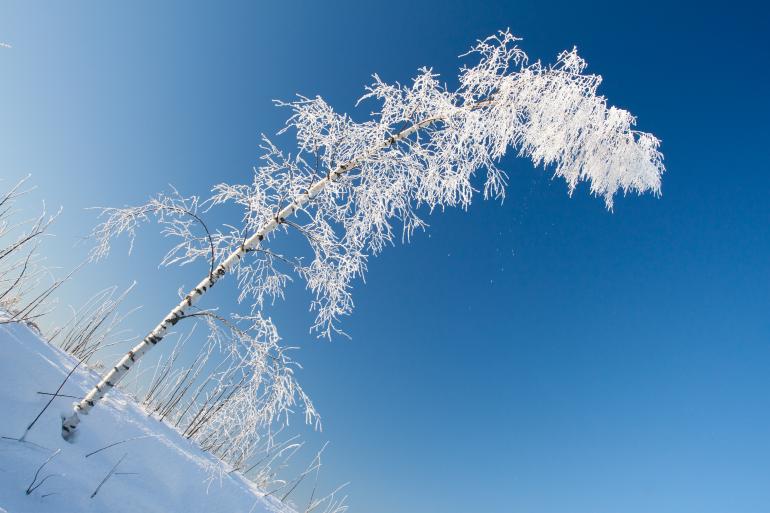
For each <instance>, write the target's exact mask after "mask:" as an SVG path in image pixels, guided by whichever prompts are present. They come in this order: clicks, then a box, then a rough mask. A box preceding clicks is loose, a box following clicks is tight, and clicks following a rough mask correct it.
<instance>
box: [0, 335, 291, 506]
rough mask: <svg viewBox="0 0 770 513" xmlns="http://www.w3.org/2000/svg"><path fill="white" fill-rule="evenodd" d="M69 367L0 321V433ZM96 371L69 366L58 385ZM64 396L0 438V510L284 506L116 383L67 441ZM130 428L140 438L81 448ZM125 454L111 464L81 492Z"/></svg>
mask: <svg viewBox="0 0 770 513" xmlns="http://www.w3.org/2000/svg"><path fill="white" fill-rule="evenodd" d="M73 366H74V362H73V360H72V359H71V358H70V357H69V356H68V355H66V354H64V353H63V352H62V351H60V350H59V349H58V348H56V347H53V346H51V345H49V344H48V343H46V342H45V341H44V340H42V339H40V337H38V336H37V335H35V334H34V333H33V332H32V331H30V330H29V329H28V328H27V327H25V326H20V325H16V324H10V325H0V412H2V418H3V422H2V423H0V436H3V437H16V438H18V437H19V436H21V435H22V434H23V432H24V430H25V428H26V427H27V425H28V424H29V423H30V422H31V421H32V420H33V419H34V418H35V416H36V415H37V414H38V413H39V412H40V410H41V409H42V408H43V406H44V405H45V404H46V402H48V399H49V397H47V396H43V395H40V394H38V393H37V392H38V391H41V392H55V391H56V389H57V388H58V386H59V384H60V383H61V382H62V380H63V379H64V377H65V376H66V374H67V372H69V370H71V369H72V367H73ZM96 379H97V377H96V375H95V374H93V373H92V372H91V371H89V370H87V369H82V370H81V369H78V370H77V371H76V372H75V373H74V374H73V375H72V377H70V379H69V381H67V384H66V385H65V386H64V388H63V389H62V390H61V392H60V393H61V394H68V395H75V396H80V395H82V394H83V393H84V392H85V391H86V390H87V389H88V388H90V387H91V386H93V385H94V384H95V383H96ZM72 402H73V399H70V398H56V399H55V400H54V402H53V404H52V405H51V406H50V407H49V408H48V410H47V411H46V412H45V413H44V414H43V416H42V417H41V418H40V420H38V422H37V423H36V424H35V426H34V427H33V428H32V430H31V431H30V432H29V434H28V435H27V436H26V441H27V442H28V443H22V442H18V441H14V440H8V439H5V438H3V439H0V513H2V512H3V511H4V510H5V511H6V512H7V513H32V512H34V513H48V512H51V513H53V512H56V513H76V512H82V511H88V512H106V511H109V512H115V513H120V512H127V513H128V512H131V513H138V512H142V513H144V512H147V513H149V512H184V513H193V512H227V513H238V512H244V513H249V512H251V513H266V512H270V513H278V512H282V513H289V512H291V510H290V509H289V508H287V507H286V506H284V505H282V504H281V503H280V502H279V501H278V500H276V499H274V498H273V497H263V496H262V495H263V494H262V493H260V491H259V490H258V489H256V487H255V486H254V485H253V484H252V483H250V482H248V481H246V480H245V479H243V478H241V477H240V476H239V475H237V474H232V475H228V474H227V473H226V471H225V469H224V467H223V466H222V465H221V463H220V462H219V461H218V460H216V459H215V458H214V457H212V456H211V455H209V454H207V453H205V452H203V451H201V450H200V449H198V448H197V447H196V446H195V445H194V444H192V443H190V442H189V441H188V440H186V439H184V438H182V437H181V436H180V435H179V433H177V432H176V431H174V430H173V429H171V428H169V427H168V426H167V425H165V424H163V423H161V422H159V421H157V420H155V419H153V418H151V417H148V416H147V414H146V413H144V412H143V411H142V410H141V409H140V408H138V407H137V405H136V404H135V403H134V402H133V401H132V400H131V399H130V398H128V397H127V396H125V395H124V394H122V393H121V392H120V391H119V390H114V391H112V392H111V393H110V395H109V396H108V398H107V399H106V400H105V401H104V402H103V403H100V405H99V407H98V408H95V409H94V410H93V411H92V412H91V413H90V414H89V415H88V416H85V417H83V419H82V422H81V424H80V428H79V433H78V435H77V438H76V439H75V441H74V442H73V443H69V442H65V441H64V440H63V439H62V438H61V436H60V429H61V428H60V426H61V422H60V414H61V412H63V411H65V410H66V409H68V408H69V407H70V405H71V403H72ZM134 437H142V438H137V439H135V440H132V441H129V442H126V443H123V444H120V445H116V446H115V447H112V448H109V449H106V450H103V451H101V452H99V453H97V454H94V455H93V456H90V457H88V458H86V457H85V455H86V454H88V453H90V452H92V451H95V450H97V449H100V448H102V447H105V446H107V445H109V444H111V443H113V442H117V441H121V440H126V439H129V438H134ZM57 449H59V450H60V452H59V453H58V454H57V455H56V456H55V457H54V458H53V459H52V460H51V461H50V462H49V463H48V464H47V465H46V466H45V467H44V468H43V469H42V470H41V471H40V474H39V476H38V478H37V483H39V482H40V480H42V479H45V482H43V484H42V485H41V486H40V487H39V488H37V489H36V490H34V491H33V492H32V493H31V494H30V495H27V494H26V493H25V491H26V490H27V487H28V486H29V485H30V483H31V482H32V480H33V476H34V474H35V471H36V470H37V469H38V467H39V466H40V465H41V464H42V463H43V462H45V461H46V460H47V459H48V458H49V457H50V456H51V455H52V454H53V453H54V452H56V450H57ZM124 455H125V458H124V459H123V461H122V462H121V463H120V465H119V466H118V468H117V469H116V473H115V474H114V475H112V477H110V479H108V480H107V482H106V483H105V484H104V485H103V486H102V487H101V489H100V490H99V492H98V493H97V495H96V496H95V497H93V498H90V497H91V494H93V492H94V491H95V490H96V488H97V487H98V486H99V483H100V482H101V481H102V480H103V479H104V478H105V476H106V475H107V474H108V473H109V472H110V469H112V467H113V466H114V465H115V464H116V463H117V462H118V460H120V458H121V457H123V456H124ZM212 469H213V470H214V471H213V472H212ZM49 476H50V477H49ZM212 476H217V477H215V478H212ZM37 483H36V484H37Z"/></svg>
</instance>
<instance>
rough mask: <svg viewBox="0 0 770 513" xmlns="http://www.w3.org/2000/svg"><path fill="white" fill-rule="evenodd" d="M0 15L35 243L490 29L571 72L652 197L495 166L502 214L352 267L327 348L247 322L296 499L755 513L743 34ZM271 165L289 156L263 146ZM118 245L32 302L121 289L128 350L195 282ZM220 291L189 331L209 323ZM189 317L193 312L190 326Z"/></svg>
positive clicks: (444, 65)
mask: <svg viewBox="0 0 770 513" xmlns="http://www.w3.org/2000/svg"><path fill="white" fill-rule="evenodd" d="M159 4H160V3H159V2H66V3H65V2H50V3H47V4H44V3H42V2H28V1H24V2H22V1H19V2H7V1H4V2H2V3H0V42H4V43H8V44H10V45H12V48H0V76H2V80H0V105H1V106H2V107H1V110H0V112H2V114H0V141H1V142H2V144H0V177H2V178H3V179H5V180H12V179H15V178H16V177H19V176H23V175H25V174H26V173H32V174H33V181H34V183H35V184H37V185H38V186H39V189H38V191H36V192H35V196H34V201H35V203H34V206H37V204H38V203H37V202H40V201H42V200H43V199H45V200H46V202H47V204H48V205H49V206H52V207H58V206H59V205H62V206H63V207H64V214H63V216H62V218H61V219H60V221H59V222H58V223H57V225H56V227H55V229H54V231H55V233H56V234H57V237H56V238H55V239H51V240H49V241H48V243H47V244H48V246H47V248H48V256H49V259H50V261H51V263H52V264H57V265H60V266H62V267H64V268H69V267H71V266H73V265H74V264H75V263H77V262H78V261H79V260H81V259H82V258H83V256H84V253H85V248H84V247H82V246H78V247H73V245H74V243H75V242H76V240H77V239H78V238H79V237H81V236H83V235H85V234H86V233H87V232H88V231H89V229H90V227H91V226H92V225H93V223H94V213H93V212H92V211H86V210H84V208H85V207H89V206H94V205H108V206H120V205H124V204H133V203H138V202H141V201H143V200H144V199H146V198H147V197H148V196H149V195H150V194H153V193H155V192H156V191H161V190H167V188H168V185H167V184H169V183H171V184H174V185H175V186H177V187H178V188H179V189H180V190H181V191H182V192H183V193H186V194H205V193H206V191H207V190H208V189H209V187H210V186H211V185H212V184H214V183H216V182H219V181H231V182H239V181H248V180H249V176H250V173H251V167H252V166H253V165H254V164H255V163H256V158H257V156H258V149H257V145H258V142H259V134H260V133H262V132H264V133H268V134H273V133H275V132H276V131H277V130H278V129H279V128H280V127H281V124H282V122H283V119H284V117H285V115H286V113H285V112H281V111H280V110H278V109H275V108H274V107H272V105H271V100H272V99H275V98H282V99H287V98H291V97H292V95H293V94H294V93H303V94H305V95H315V94H320V95H321V96H323V97H325V98H326V99H327V100H328V101H329V102H330V103H331V104H332V105H334V106H335V107H336V108H337V109H338V110H340V111H347V112H352V113H354V115H356V116H358V117H361V116H363V115H365V114H366V112H368V110H367V108H366V107H364V108H362V109H358V110H354V107H353V104H354V102H355V99H356V98H358V96H359V95H360V94H361V92H362V88H363V86H364V85H365V84H366V83H367V81H368V77H369V75H370V74H371V73H374V72H377V73H379V74H380V75H381V76H382V77H383V78H384V79H385V80H388V81H396V80H398V81H402V82H406V81H408V80H409V78H410V77H411V76H413V74H414V71H415V70H416V69H417V68H418V67H419V66H422V65H429V66H433V67H434V68H435V70H436V71H438V72H440V73H441V74H442V76H443V77H445V79H446V80H447V81H448V83H449V84H450V85H451V84H453V77H454V76H455V74H456V70H457V68H458V66H459V61H458V60H457V58H456V56H457V55H459V54H461V53H463V52H464V51H465V50H466V49H467V48H468V47H469V46H470V44H472V43H473V41H474V40H476V39H477V38H481V37H485V36H487V35H489V34H491V33H493V32H494V31H495V30H497V29H500V28H505V27H510V28H511V29H512V31H513V32H514V33H516V34H519V35H521V36H522V37H524V38H525V39H524V41H523V42H522V43H521V46H522V47H523V48H524V49H525V50H526V51H527V53H528V54H529V55H530V57H531V58H532V59H543V60H544V61H546V62H548V61H552V60H553V58H554V56H555V55H556V53H558V52H559V51H560V50H562V49H566V48H571V47H572V46H573V45H577V46H578V48H579V49H580V52H581V54H582V55H583V57H585V58H586V59H587V60H588V62H589V70H590V71H592V72H595V73H599V74H601V75H603V76H604V77H605V82H604V84H603V86H602V89H601V92H602V93H603V94H605V95H606V96H607V97H608V98H609V100H610V103H612V104H614V105H618V106H621V107H624V108H628V109H629V110H631V111H632V112H633V113H634V114H635V115H636V116H637V117H638V120H639V128H640V129H642V130H645V131H651V132H653V133H655V134H656V135H657V136H658V137H660V138H661V139H662V141H663V144H662V151H663V153H664V154H665V157H666V161H665V163H666V166H667V169H668V172H667V174H666V175H665V177H664V184H663V196H662V197H661V198H654V197H649V196H647V197H641V198H639V197H628V198H619V199H618V200H617V202H616V207H615V211H614V212H613V213H609V212H607V211H606V210H605V209H604V205H603V201H602V200H601V199H597V198H593V197H590V196H589V195H588V194H587V192H586V187H585V186H583V187H580V188H579V190H578V191H577V192H576V193H575V195H574V196H573V197H572V198H569V197H568V196H567V194H566V186H565V184H564V183H563V182H562V181H560V180H551V178H550V175H549V173H548V172H544V171H543V170H542V169H533V168H532V166H531V165H530V164H529V163H528V162H526V161H522V160H517V159H513V158H510V159H506V160H505V161H504V163H503V164H504V168H505V169H506V170H507V171H508V172H509V175H510V177H511V180H510V187H509V190H508V198H507V200H506V201H505V202H504V204H502V205H500V204H499V203H495V202H484V201H480V200H479V201H477V202H475V203H474V204H473V206H472V207H471V208H470V209H469V211H468V212H461V211H448V212H447V213H445V214H443V215H434V216H431V217H430V220H429V221H430V224H431V228H430V229H429V231H428V232H426V233H424V234H419V235H417V236H416V237H414V240H413V242H412V243H411V244H410V245H408V246H402V245H398V246H396V247H394V248H391V249H389V250H387V251H385V253H384V254H383V255H382V256H381V257H378V258H377V259H375V260H372V261H371V263H370V266H369V267H370V272H369V274H368V276H367V283H366V285H362V284H358V285H357V287H356V291H355V298H356V311H355V313H354V315H353V316H352V317H351V318H349V319H347V320H346V321H345V324H344V327H345V328H346V330H347V331H348V332H349V333H350V334H351V336H352V337H353V339H352V341H347V340H345V339H337V340H335V341H333V342H331V343H329V342H324V341H316V340H314V339H313V337H311V336H309V335H308V334H307V327H308V325H309V322H310V320H311V315H310V314H308V312H307V311H306V310H307V308H306V307H307V297H306V295H305V293H304V292H303V291H302V289H301V287H300V286H295V287H293V288H291V289H290V290H289V294H288V301H287V302H286V303H285V304H282V305H280V306H278V307H276V308H275V309H274V310H271V314H272V315H273V316H274V318H275V319H276V321H277V323H278V326H279V328H280V330H281V333H282V335H283V336H284V337H285V338H286V340H287V342H289V343H291V344H295V345H299V346H301V350H300V351H299V352H298V353H297V354H296V355H295V356H296V358H297V359H298V360H300V361H301V362H302V363H303V364H304V367H305V369H304V371H302V372H301V373H300V374H299V377H300V379H301V381H302V382H303V384H304V385H305V388H306V389H307V390H308V391H309V392H310V393H311V395H312V397H313V398H314V400H315V403H316V406H317V407H318V408H319V409H320V411H321V413H322V414H323V416H324V431H323V433H322V434H320V435H310V438H311V439H312V440H326V439H328V440H330V441H331V446H330V448H329V450H328V453H327V458H326V460H325V461H326V463H327V465H326V467H325V469H324V472H325V473H324V474H323V479H324V482H325V484H326V485H327V486H331V485H333V484H335V483H339V482H343V481H348V480H350V481H352V484H351V486H350V489H349V492H350V494H351V496H352V498H351V505H352V506H353V509H352V511H354V512H366V513H393V512H400V513H424V512H442V513H467V512H485V513H508V512H522V513H565V512H570V513H618V512H622V513H637V512H638V513H642V512H655V513H669V512H670V513H689V512H692V513H759V512H770V394H769V393H768V392H769V391H770V315H769V313H770V310H769V307H770V259H769V258H768V257H769V256H770V231H769V230H768V223H769V222H770V202H768V193H769V192H770V173H769V171H770V169H769V166H768V162H770V159H768V156H769V155H768V153H769V151H768V148H769V147H770V144H768V136H770V130H768V124H767V119H768V114H770V112H769V110H770V109H769V102H768V96H767V88H768V78H770V77H769V72H768V68H767V63H768V62H770V59H769V57H770V55H769V54H770V51H769V48H770V45H768V42H767V34H768V33H770V26H769V25H770V22H769V21H768V20H770V13H768V12H767V10H766V7H765V6H763V5H760V4H759V3H757V4H756V5H753V6H751V5H749V4H748V3H742V2H731V3H730V4H729V5H725V6H724V7H722V8H716V7H709V6H707V5H704V3H703V2H692V3H689V4H687V5H684V4H680V5H672V4H676V3H675V2H674V3H672V2H660V1H652V2H636V3H630V2H602V3H599V2H597V3H592V4H588V3H586V2H574V1H572V2H542V1H538V2H532V1H530V2H497V3H492V2H486V3H482V2H472V1H465V2H451V1H446V0H445V1H436V2H423V1H416V0H413V1H410V2H376V3H368V4H367V3H364V2H287V1H284V2H280V3H278V2H275V3H272V2H261V3H258V2H243V3H241V4H239V3H229V2H222V3H211V4H206V5H204V4H200V5H195V6H193V5H192V3H188V2H180V3H178V4H176V5H171V4H170V3H163V5H159ZM282 142H283V143H284V144H290V143H291V140H290V139H283V140H282ZM164 247H165V246H164V244H163V241H162V240H160V239H158V238H157V237H153V236H151V235H150V232H149V231H148V232H147V236H146V237H143V238H142V237H140V242H139V243H138V249H137V251H136V253H135V254H134V255H133V257H132V258H130V259H129V258H127V257H126V255H125V251H124V250H125V245H121V244H118V249H119V251H116V252H115V253H114V256H113V257H111V258H110V259H109V260H107V261H106V262H105V263H102V264H99V265H97V266H94V267H92V268H91V269H89V270H88V271H87V272H86V273H84V274H82V275H81V276H80V277H79V278H78V279H77V280H76V281H75V282H73V283H72V284H70V285H69V286H68V287H67V288H66V289H65V290H63V291H62V299H63V301H64V302H65V303H73V304H78V303H82V300H83V298H84V297H85V296H87V295H90V294H91V293H93V292H94V291H96V290H98V289H100V288H102V287H105V286H108V285H111V284H119V285H121V286H125V285H127V284H129V283H130V282H131V281H132V280H133V279H137V280H139V286H138V289H137V293H136V294H134V295H133V296H132V301H133V303H132V304H133V305H138V304H142V305H144V308H143V309H142V310H141V311H140V312H139V313H138V314H136V315H135V316H134V317H133V318H132V321H131V327H132V328H134V329H135V330H136V331H137V332H143V331H146V330H147V329H148V328H150V327H151V326H154V324H155V323H156V322H157V321H158V320H159V318H160V317H161V315H163V313H165V312H166V311H167V310H168V309H169V308H170V306H171V305H172V304H173V303H174V302H175V300H176V290H177V288H178V287H179V286H181V285H184V286H190V285H191V284H193V283H194V282H197V279H198V278H199V275H200V274H201V271H202V272H204V273H205V270H201V269H193V268H185V269H183V270H174V271H168V272H158V270H157V268H156V264H157V261H158V259H159V257H160V256H161V255H162V254H163V252H164ZM228 290H230V292H231V289H227V288H222V289H218V290H217V291H215V292H214V294H215V295H216V297H214V296H212V297H209V298H208V299H207V300H206V301H205V302H204V305H206V306H211V305H213V304H215V303H217V304H223V305H225V306H227V305H229V304H230V299H229V297H230V295H231V294H230V293H229V292H228ZM207 297H208V296H207Z"/></svg>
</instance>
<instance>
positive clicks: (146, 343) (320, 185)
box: [61, 117, 440, 439]
mask: <svg viewBox="0 0 770 513" xmlns="http://www.w3.org/2000/svg"><path fill="white" fill-rule="evenodd" d="M439 119H440V118H438V117H433V118H429V119H426V120H423V121H420V122H419V123H415V124H413V125H412V126H410V127H408V128H406V129H404V130H402V131H401V132H398V133H397V134H396V135H393V136H391V137H388V138H387V139H386V140H385V141H383V142H382V143H381V144H379V145H377V146H375V147H374V148H372V149H370V150H369V151H367V152H365V153H364V154H363V155H361V156H359V157H357V158H355V159H353V160H350V161H348V162H345V163H343V164H340V165H338V166H337V167H336V168H335V169H334V170H333V171H331V172H329V174H327V175H326V177H325V178H323V179H321V180H319V181H317V182H316V183H314V184H313V185H312V186H311V187H310V188H309V189H308V190H307V191H305V192H304V193H303V194H300V195H299V196H298V197H296V198H295V199H294V200H293V201H292V202H291V203H289V204H288V205H287V206H286V207H284V208H283V209H281V210H280V211H279V212H278V213H277V214H276V216H275V217H274V218H273V219H271V220H270V221H269V222H267V223H265V224H264V225H263V226H262V227H261V228H260V229H259V230H257V232H256V233H255V234H254V235H252V236H251V237H249V238H248V239H246V240H245V241H244V242H243V244H241V245H240V247H239V248H238V249H237V250H235V251H233V252H232V253H231V254H230V255H229V256H228V257H227V258H225V259H224V260H222V262H221V263H220V264H219V265H218V266H217V267H216V268H215V269H214V271H213V272H212V273H210V274H209V276H207V277H205V278H204V279H203V280H201V281H200V283H198V285H197V286H196V287H195V288H193V289H192V290H191V291H190V292H189V293H188V294H187V295H186V296H185V298H184V299H183V300H182V301H181V302H180V303H179V304H178V305H176V307H174V308H173V309H172V310H171V311H170V312H169V313H168V314H167V315H166V317H165V318H164V319H163V320H162V321H161V322H160V324H158V325H157V326H155V329H153V330H152V331H151V332H150V333H149V334H148V335H147V336H146V337H144V339H143V340H142V341H141V342H139V343H138V344H137V345H136V346H135V347H134V348H133V349H131V350H130V351H129V352H128V353H126V354H125V356H123V358H121V359H120V361H118V362H117V363H116V364H115V366H113V367H112V369H111V370H109V371H108V372H107V373H106V374H104V376H102V379H101V380H100V381H99V383H97V384H96V386H95V387H93V388H92V389H91V390H89V391H88V393H87V394H86V395H85V396H84V397H83V399H81V400H80V401H78V402H77V403H75V404H74V406H73V412H72V413H71V414H70V415H69V416H66V417H64V418H63V419H62V426H61V429H62V437H64V438H65V439H67V438H69V437H70V436H71V435H72V434H73V433H74V432H75V430H76V429H77V426H78V424H79V423H80V417H79V416H78V414H79V413H82V414H84V415H87V414H88V412H89V411H90V410H91V408H93V407H94V406H96V403H97V402H98V401H99V400H100V399H101V398H102V397H104V396H105V394H107V393H108V392H109V391H110V389H112V388H113V387H115V385H117V384H118V382H119V381H120V380H121V379H123V377H124V376H125V375H126V374H127V373H128V371H129V370H130V369H131V367H132V366H133V365H134V363H136V362H137V361H139V359H140V358H141V357H142V356H144V354H145V353H147V351H149V350H150V349H151V348H152V347H153V346H155V345H156V344H157V343H158V342H160V341H161V340H162V339H163V337H164V336H165V335H166V332H167V331H168V329H169V328H170V327H172V326H174V325H175V324H176V323H177V322H179V321H180V320H181V319H183V318H184V317H185V315H186V312H187V311H188V310H189V308H190V307H192V306H193V305H194V304H196V303H197V302H198V300H199V299H200V298H201V296H203V295H204V294H205V293H206V292H208V291H209V290H210V289H211V288H212V287H213V286H214V285H215V284H216V283H217V282H218V281H219V280H220V279H221V278H222V277H223V276H224V275H225V274H227V273H228V272H229V271H230V269H232V267H233V266H234V265H235V264H236V263H237V262H239V261H240V260H241V259H242V258H243V257H244V256H245V255H246V254H247V253H249V252H251V251H254V250H256V249H257V248H258V247H259V245H260V244H261V242H262V241H263V240H264V239H265V237H266V236H267V234H269V233H270V232H272V231H273V230H275V229H276V228H277V227H278V225H280V224H282V223H283V222H284V221H285V220H286V219H287V218H288V217H289V216H292V215H294V214H295V213H296V212H297V210H299V209H301V208H302V207H304V206H305V205H306V204H307V203H308V202H310V200H312V199H313V198H315V197H316V196H318V195H319V194H320V193H321V192H322V191H323V190H324V189H325V188H326V186H327V185H328V184H329V183H331V182H334V181H336V180H339V178H340V177H342V176H343V175H344V174H346V173H348V172H349V171H350V170H352V169H354V168H356V167H358V166H359V165H360V163H361V162H362V161H364V160H365V159H367V158H369V157H371V156H373V155H374V154H376V153H377V152H379V151H381V150H384V149H386V148H388V147H389V146H391V145H393V144H395V143H397V142H398V141H400V140H402V139H404V138H406V137H408V136H410V135H411V134H413V133H415V132H416V131H418V130H419V129H421V128H424V127H426V126H428V125H430V124H431V123H433V122H435V121H438V120H439Z"/></svg>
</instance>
